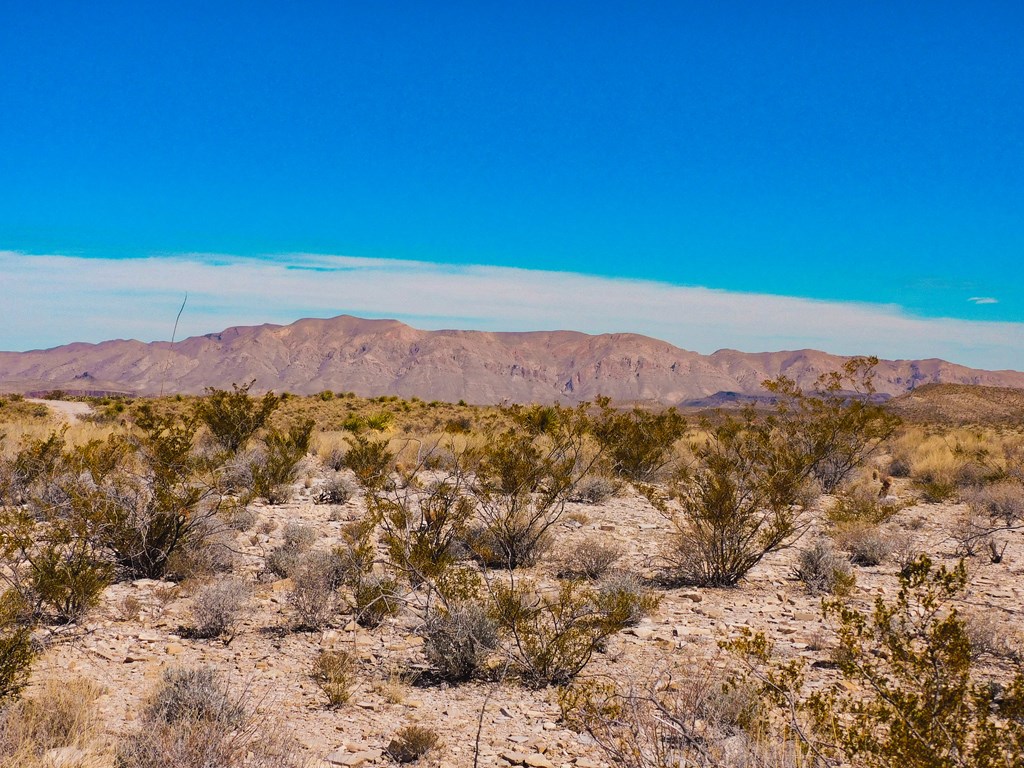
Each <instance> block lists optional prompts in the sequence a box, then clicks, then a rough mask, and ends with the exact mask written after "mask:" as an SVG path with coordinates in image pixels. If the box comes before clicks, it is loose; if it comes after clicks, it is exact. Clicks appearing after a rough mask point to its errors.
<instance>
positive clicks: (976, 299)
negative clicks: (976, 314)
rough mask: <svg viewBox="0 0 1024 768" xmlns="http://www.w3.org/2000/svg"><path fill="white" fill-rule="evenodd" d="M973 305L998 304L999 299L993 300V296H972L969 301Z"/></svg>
mask: <svg viewBox="0 0 1024 768" xmlns="http://www.w3.org/2000/svg"><path fill="white" fill-rule="evenodd" d="M968 301H969V302H971V303H972V304H998V303H999V299H993V298H992V297H991V296H971V298H969V299H968Z"/></svg>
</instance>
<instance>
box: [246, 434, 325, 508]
mask: <svg viewBox="0 0 1024 768" xmlns="http://www.w3.org/2000/svg"><path fill="white" fill-rule="evenodd" d="M313 426H314V422H313V420H312V419H306V420H305V421H302V422H300V423H298V424H293V425H292V426H291V427H289V428H288V429H287V430H283V431H282V430H279V429H275V428H271V429H269V430H267V432H266V434H265V435H264V436H263V439H262V445H261V446H260V449H259V450H258V451H257V455H256V458H255V460H254V461H253V464H252V469H251V471H252V491H253V493H254V494H255V495H256V496H258V497H260V498H262V499H263V500H264V501H266V502H267V503H268V504H283V503H284V502H286V501H288V499H290V498H291V494H292V483H294V482H295V477H296V471H297V467H298V464H299V462H300V461H301V460H302V459H303V458H304V457H305V456H306V453H308V451H309V446H310V443H311V442H312V439H313Z"/></svg>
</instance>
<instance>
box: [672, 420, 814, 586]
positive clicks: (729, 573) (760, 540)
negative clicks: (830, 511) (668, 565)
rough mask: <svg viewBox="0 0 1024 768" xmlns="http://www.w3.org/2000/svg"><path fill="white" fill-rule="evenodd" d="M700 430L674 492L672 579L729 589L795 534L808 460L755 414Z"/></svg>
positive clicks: (795, 444)
mask: <svg viewBox="0 0 1024 768" xmlns="http://www.w3.org/2000/svg"><path fill="white" fill-rule="evenodd" d="M705 426H706V429H707V437H706V439H704V440H703V441H700V442H695V443H694V444H693V446H692V447H691V450H692V452H693V455H694V462H693V463H692V465H691V466H690V467H689V468H688V469H687V471H686V472H685V475H684V477H683V481H682V484H681V486H680V489H679V496H678V499H679V501H678V503H679V509H678V510H675V513H674V516H673V520H674V523H675V527H676V538H675V543H674V547H673V551H672V553H671V555H670V560H671V561H672V574H671V576H672V578H673V579H675V580H677V581H680V582H683V583H688V584H696V585H701V586H734V585H735V584H736V583H737V582H738V581H739V580H740V579H741V578H743V576H744V575H746V573H747V572H748V571H749V570H750V569H751V568H753V567H754V566H755V565H757V564H758V563H759V562H760V561H761V559H762V558H763V557H764V556H765V555H766V554H768V553H769V552H773V551H775V550H777V549H779V548H781V547H783V546H785V545H786V544H787V543H788V542H789V541H790V540H791V539H792V538H793V537H794V536H795V535H796V533H797V532H798V530H799V526H800V519H801V515H802V512H803V510H804V508H805V507H806V504H807V502H808V500H809V490H808V489H809V486H808V478H809V476H810V473H811V469H812V466H813V457H812V456H810V455H809V454H808V453H806V451H805V450H804V448H803V447H802V446H801V445H800V443H799V442H798V441H795V440H793V439H792V437H791V436H790V435H788V434H787V433H786V432H785V431H783V430H780V429H779V428H778V427H777V425H776V424H775V423H774V422H773V421H772V420H768V419H762V418H758V417H756V416H755V415H754V414H753V413H747V414H746V415H745V416H744V417H743V418H742V419H735V418H732V417H727V418H725V419H724V420H723V421H721V422H720V423H718V424H716V425H711V424H707V425H705ZM654 501H655V502H656V503H658V500H657V499H656V498H655V499H654ZM664 508H665V509H666V510H667V511H671V510H670V509H669V508H668V507H667V505H666V506H665V507H664Z"/></svg>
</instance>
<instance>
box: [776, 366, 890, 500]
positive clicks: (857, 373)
mask: <svg viewBox="0 0 1024 768" xmlns="http://www.w3.org/2000/svg"><path fill="white" fill-rule="evenodd" d="M876 365H878V358H876V357H854V358H850V359H849V360H848V361H847V362H846V363H845V364H844V365H843V368H842V370H840V371H835V372H833V373H828V374H823V375H822V376H821V377H820V378H819V379H818V381H817V383H816V384H815V387H814V390H813V391H812V392H810V393H805V392H802V391H801V390H800V389H799V388H798V387H797V386H796V383H795V382H793V381H792V380H790V379H787V378H786V377H784V376H780V377H779V378H777V379H774V380H771V381H766V382H764V385H765V386H766V387H767V388H768V389H769V391H771V392H774V393H775V394H776V395H778V396H779V398H780V402H779V409H778V412H779V415H780V423H781V426H782V428H783V429H784V430H785V431H786V433H787V435H788V439H789V441H790V442H791V443H792V444H793V446H794V447H795V448H796V450H797V451H799V452H801V453H803V454H804V455H805V456H806V457H808V458H809V459H810V463H811V474H812V475H813V477H814V479H815V480H817V481H818V483H819V485H820V486H821V490H822V491H823V492H825V493H832V491H834V490H835V489H836V488H838V487H839V485H840V484H841V483H842V482H843V481H844V480H846V479H847V478H848V477H849V476H850V475H851V473H853V471H854V470H856V469H857V468H858V467H860V466H862V465H863V464H864V462H865V461H866V460H867V459H868V458H870V457H871V456H872V455H874V454H875V453H876V452H878V451H879V449H880V448H881V447H882V445H883V444H884V443H885V442H886V441H887V440H889V438H891V437H892V436H893V435H894V434H895V432H896V430H897V429H898V428H899V425H900V419H899V417H898V416H896V415H895V414H893V413H890V412H889V411H887V410H886V409H885V408H884V406H882V405H881V404H879V403H878V402H876V401H875V400H874V398H873V396H874V394H875V386H874V368H875V366H876Z"/></svg>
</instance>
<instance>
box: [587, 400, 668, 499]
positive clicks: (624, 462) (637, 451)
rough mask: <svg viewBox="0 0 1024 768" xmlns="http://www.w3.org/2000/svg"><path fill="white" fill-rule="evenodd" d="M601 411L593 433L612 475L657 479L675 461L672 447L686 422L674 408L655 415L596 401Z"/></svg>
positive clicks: (645, 479) (642, 480)
mask: <svg viewBox="0 0 1024 768" xmlns="http://www.w3.org/2000/svg"><path fill="white" fill-rule="evenodd" d="M597 406H598V407H599V409H600V412H599V413H598V415H597V416H596V417H595V418H594V423H593V433H594V437H595V438H596V439H597V441H598V443H599V444H600V446H601V448H602V449H603V452H604V455H605V457H606V459H607V460H608V461H609V463H610V464H611V467H612V472H613V474H615V475H616V476H618V477H621V478H624V479H626V480H629V481H631V482H634V483H648V482H650V481H652V480H653V479H655V477H656V476H657V475H658V473H659V472H661V471H662V470H663V469H665V468H666V467H667V466H668V464H669V463H670V462H671V460H672V448H673V446H674V445H675V444H676V441H677V440H679V439H680V438H681V437H682V436H683V434H684V433H685V431H686V420H685V419H684V418H683V417H682V416H680V415H679V413H678V412H677V411H676V409H675V408H669V409H667V410H664V411H660V412H657V413H656V412H654V411H648V410H644V409H643V408H634V409H633V410H632V411H619V410H616V409H615V408H613V407H612V406H611V400H610V399H609V398H607V397H601V398H598V399H597Z"/></svg>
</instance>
